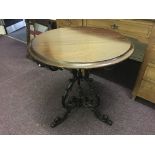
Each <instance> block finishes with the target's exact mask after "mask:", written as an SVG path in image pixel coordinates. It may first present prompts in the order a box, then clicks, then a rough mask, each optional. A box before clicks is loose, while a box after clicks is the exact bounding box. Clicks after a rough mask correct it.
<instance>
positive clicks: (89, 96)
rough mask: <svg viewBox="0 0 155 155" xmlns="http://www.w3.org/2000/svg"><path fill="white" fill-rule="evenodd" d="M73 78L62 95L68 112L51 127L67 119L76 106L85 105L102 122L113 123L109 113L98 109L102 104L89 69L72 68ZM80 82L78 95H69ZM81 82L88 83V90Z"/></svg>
mask: <svg viewBox="0 0 155 155" xmlns="http://www.w3.org/2000/svg"><path fill="white" fill-rule="evenodd" d="M72 74H73V78H72V79H70V80H69V84H68V85H67V88H66V90H65V93H64V95H63V96H62V105H63V107H64V108H65V109H66V112H65V113H64V114H63V115H62V116H58V117H56V118H55V119H54V121H53V122H52V123H51V125H50V126H51V127H52V128H53V127H56V126H57V125H59V124H61V123H62V122H63V121H64V120H66V119H67V117H68V115H69V114H70V112H71V111H72V110H73V109H74V108H79V107H81V106H84V107H86V108H89V109H90V110H91V111H92V112H94V114H95V116H96V117H97V118H98V119H99V120H100V121H102V122H104V123H106V124H108V125H112V121H111V120H110V119H109V117H108V116H107V115H104V114H103V115H102V114H101V113H100V111H99V110H98V106H99V104H100V98H99V96H98V95H97V94H96V93H95V90H94V87H93V85H92V82H93V79H91V78H89V72H88V70H81V69H79V70H72ZM76 83H77V84H78V89H77V91H76V92H77V95H76V96H69V94H70V93H71V90H72V88H73V86H74V84H76ZM81 83H85V84H87V87H88V89H87V91H85V90H84V89H83V88H82V86H81Z"/></svg>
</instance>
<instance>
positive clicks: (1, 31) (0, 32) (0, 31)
mask: <svg viewBox="0 0 155 155" xmlns="http://www.w3.org/2000/svg"><path fill="white" fill-rule="evenodd" d="M0 34H5V29H4V26H2V25H0Z"/></svg>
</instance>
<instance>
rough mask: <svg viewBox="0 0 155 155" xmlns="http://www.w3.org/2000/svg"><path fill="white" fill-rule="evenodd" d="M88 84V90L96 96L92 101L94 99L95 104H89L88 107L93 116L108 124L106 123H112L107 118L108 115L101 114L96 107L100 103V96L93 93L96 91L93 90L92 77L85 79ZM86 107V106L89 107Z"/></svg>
mask: <svg viewBox="0 0 155 155" xmlns="http://www.w3.org/2000/svg"><path fill="white" fill-rule="evenodd" d="M86 81H87V83H88V86H89V88H90V91H92V93H93V94H94V98H96V99H95V100H94V101H96V103H95V104H91V103H90V105H89V107H90V109H91V110H92V111H93V112H94V114H95V116H96V117H97V118H98V119H99V120H100V121H102V122H104V123H106V124H108V125H110V126H111V125H112V123H113V122H112V121H111V120H110V119H109V117H108V116H107V115H105V114H101V113H100V111H99V110H98V109H97V107H98V106H99V104H100V98H99V96H98V95H97V94H96V93H95V92H96V91H95V90H94V89H95V88H94V87H93V85H92V82H93V79H90V78H89V79H86ZM89 107H88V108H89Z"/></svg>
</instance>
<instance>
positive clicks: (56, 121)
mask: <svg viewBox="0 0 155 155" xmlns="http://www.w3.org/2000/svg"><path fill="white" fill-rule="evenodd" d="M75 81H76V78H73V79H70V80H69V84H68V85H67V87H66V89H65V93H64V95H63V96H62V105H63V107H64V108H65V109H66V112H65V113H64V114H63V115H62V116H58V117H56V118H55V119H54V121H53V122H52V123H51V125H50V126H51V127H52V128H54V127H56V126H57V125H59V124H61V123H62V122H63V121H65V120H66V119H67V118H68V115H69V113H70V112H71V110H72V109H74V107H75V105H72V103H71V102H69V103H66V99H67V97H68V94H69V92H70V91H71V89H72V87H73V85H74V83H75ZM67 104H68V105H67Z"/></svg>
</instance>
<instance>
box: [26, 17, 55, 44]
mask: <svg viewBox="0 0 155 155" xmlns="http://www.w3.org/2000/svg"><path fill="white" fill-rule="evenodd" d="M25 21H26V28H27V44H29V43H30V41H31V40H32V39H33V38H34V37H35V36H37V35H39V34H40V33H42V32H40V31H39V30H36V26H35V24H40V25H42V26H44V27H47V30H51V29H55V28H56V27H57V26H56V21H55V20H51V19H26V20H25Z"/></svg>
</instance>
